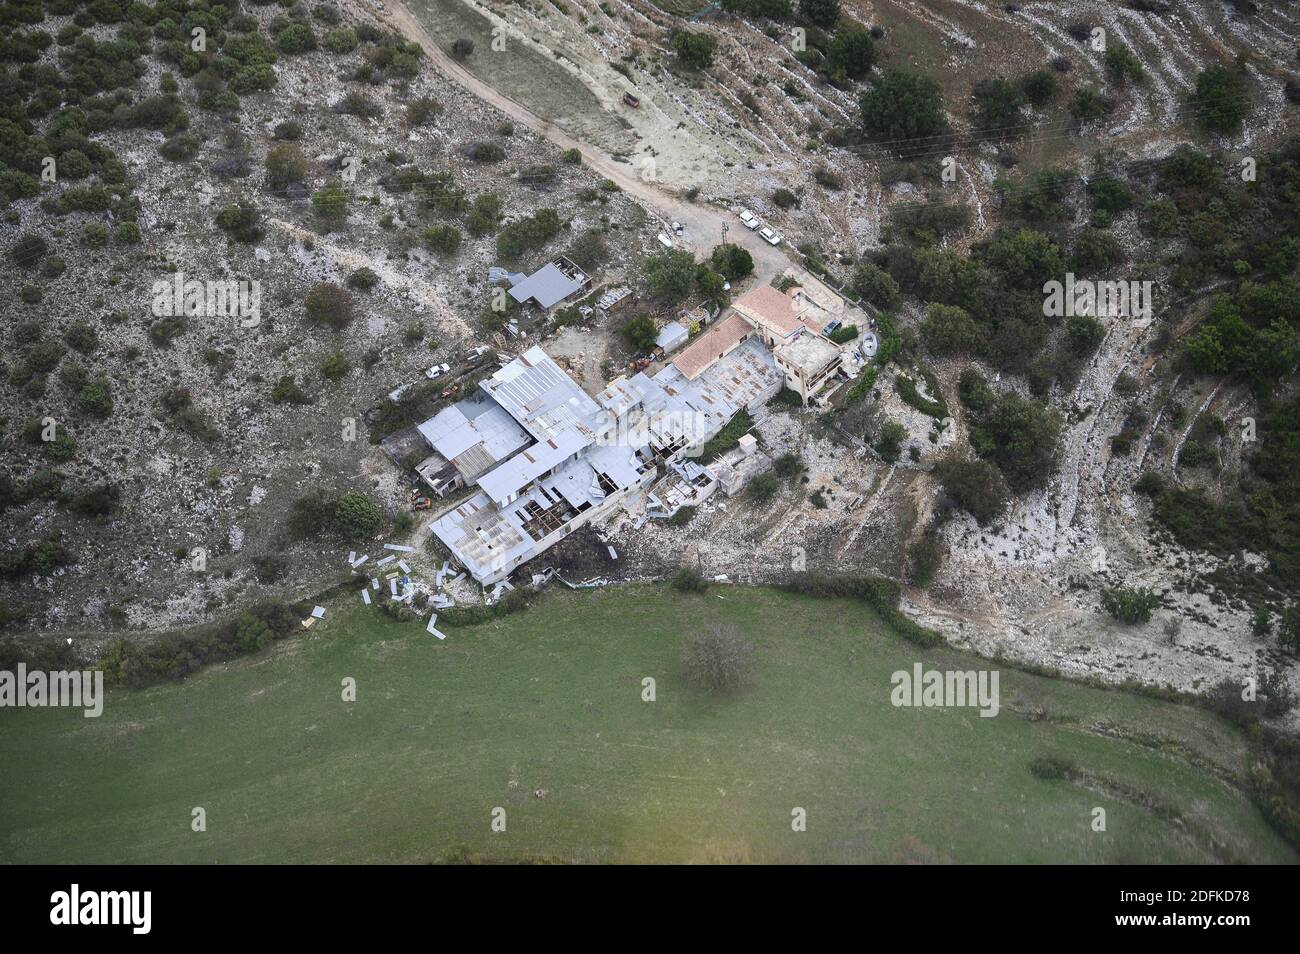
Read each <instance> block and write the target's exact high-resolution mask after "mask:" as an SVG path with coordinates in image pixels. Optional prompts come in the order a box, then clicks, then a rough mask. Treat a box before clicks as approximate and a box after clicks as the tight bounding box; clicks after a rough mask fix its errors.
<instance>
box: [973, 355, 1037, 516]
mask: <svg viewBox="0 0 1300 954" xmlns="http://www.w3.org/2000/svg"><path fill="white" fill-rule="evenodd" d="M965 379H966V376H965V375H964V374H963V385H965ZM980 383H981V384H982V383H983V382H982V380H981V382H980ZM982 390H983V391H984V392H987V391H988V386H987V385H984V386H983V389H982ZM983 401H987V402H988V404H987V406H986V407H985V408H984V409H983V410H982V411H979V412H977V413H976V414H975V415H974V418H975V419H974V421H973V423H972V425H971V446H972V447H974V448H975V452H976V453H977V454H979V455H980V456H981V457H984V458H987V459H989V460H991V461H993V463H995V464H997V465H998V467H999V468H1000V469H1001V470H1002V473H1003V474H1004V475H1005V476H1006V478H1007V483H1008V484H1010V486H1011V489H1012V490H1015V491H1024V490H1029V489H1031V488H1033V487H1036V486H1038V485H1039V484H1041V483H1042V482H1043V481H1044V480H1046V479H1047V477H1048V475H1050V474H1051V473H1052V471H1053V470H1054V469H1055V468H1056V459H1057V454H1058V452H1059V446H1060V438H1061V417H1060V415H1059V414H1058V413H1057V412H1056V411H1054V410H1052V408H1050V407H1048V406H1047V405H1045V404H1040V403H1038V402H1036V401H1031V400H1029V399H1028V398H1023V397H1021V396H1020V395H1018V394H1015V393H1009V394H1004V395H1002V396H1001V397H992V396H991V395H989V396H986V397H984V398H983ZM962 402H963V403H964V404H966V406H967V407H968V408H972V410H974V408H973V407H972V404H973V403H974V402H973V400H972V396H971V395H970V393H969V392H967V393H966V394H964V395H963V397H962ZM981 403H983V402H981Z"/></svg>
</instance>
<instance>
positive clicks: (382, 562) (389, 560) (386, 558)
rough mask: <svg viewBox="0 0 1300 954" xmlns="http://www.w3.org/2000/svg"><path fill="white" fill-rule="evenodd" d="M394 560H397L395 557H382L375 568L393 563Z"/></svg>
mask: <svg viewBox="0 0 1300 954" xmlns="http://www.w3.org/2000/svg"><path fill="white" fill-rule="evenodd" d="M396 559H397V557H395V556H386V557H384V558H383V559H382V560H380V561H379V562H378V563H376V564H375V566H383V565H384V564H385V563H392V562H393V561H394V560H396Z"/></svg>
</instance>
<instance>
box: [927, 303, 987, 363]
mask: <svg viewBox="0 0 1300 954" xmlns="http://www.w3.org/2000/svg"><path fill="white" fill-rule="evenodd" d="M921 338H922V339H923V340H924V341H925V345H926V347H927V348H929V349H930V350H931V351H933V352H934V353H935V354H937V355H950V354H977V353H979V352H980V351H981V350H982V349H983V347H984V332H983V330H982V329H981V328H980V326H979V325H978V324H977V323H976V321H975V319H974V318H972V317H971V316H970V312H968V311H967V310H966V309H965V308H958V307H957V306H956V305H941V304H939V303H938V302H931V303H930V305H929V306H928V307H927V308H926V309H925V320H924V321H922V322H921Z"/></svg>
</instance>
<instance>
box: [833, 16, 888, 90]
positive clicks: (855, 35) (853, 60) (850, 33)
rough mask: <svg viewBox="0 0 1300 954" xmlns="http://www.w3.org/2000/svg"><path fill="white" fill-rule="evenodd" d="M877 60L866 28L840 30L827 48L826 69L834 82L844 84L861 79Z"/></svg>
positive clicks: (874, 48)
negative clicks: (847, 80)
mask: <svg viewBox="0 0 1300 954" xmlns="http://www.w3.org/2000/svg"><path fill="white" fill-rule="evenodd" d="M831 2H836V5H837V6H838V2H837V0H831ZM875 62H876V46H875V44H874V43H873V42H872V40H871V34H870V33H868V32H867V31H866V30H858V29H847V30H840V31H839V32H838V33H836V34H835V37H834V39H832V40H831V43H830V46H829V47H828V48H827V50H826V62H825V69H826V73H827V75H828V76H829V77H830V78H831V81H832V82H835V83H839V84H841V85H843V83H844V81H845V80H846V79H860V78H861V77H863V76H866V75H867V74H868V73H870V72H871V67H872V66H873V65H874V64H875Z"/></svg>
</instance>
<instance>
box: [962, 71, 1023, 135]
mask: <svg viewBox="0 0 1300 954" xmlns="http://www.w3.org/2000/svg"><path fill="white" fill-rule="evenodd" d="M971 98H972V99H973V100H975V116H974V118H973V120H972V121H973V122H974V124H975V128H976V129H979V130H980V131H982V132H985V133H989V134H990V135H993V136H994V137H995V138H1003V139H1005V138H1008V137H1010V136H1013V135H1014V134H1015V133H1016V132H1017V130H1016V129H1014V128H1011V127H1015V126H1017V125H1018V124H1019V123H1020V112H1021V110H1022V109H1024V106H1025V94H1024V92H1023V91H1022V90H1021V88H1020V86H1019V85H1017V84H1015V83H1012V82H1010V81H1008V80H1004V79H985V80H980V81H979V82H978V83H976V84H975V85H974V87H972V89H971Z"/></svg>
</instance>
